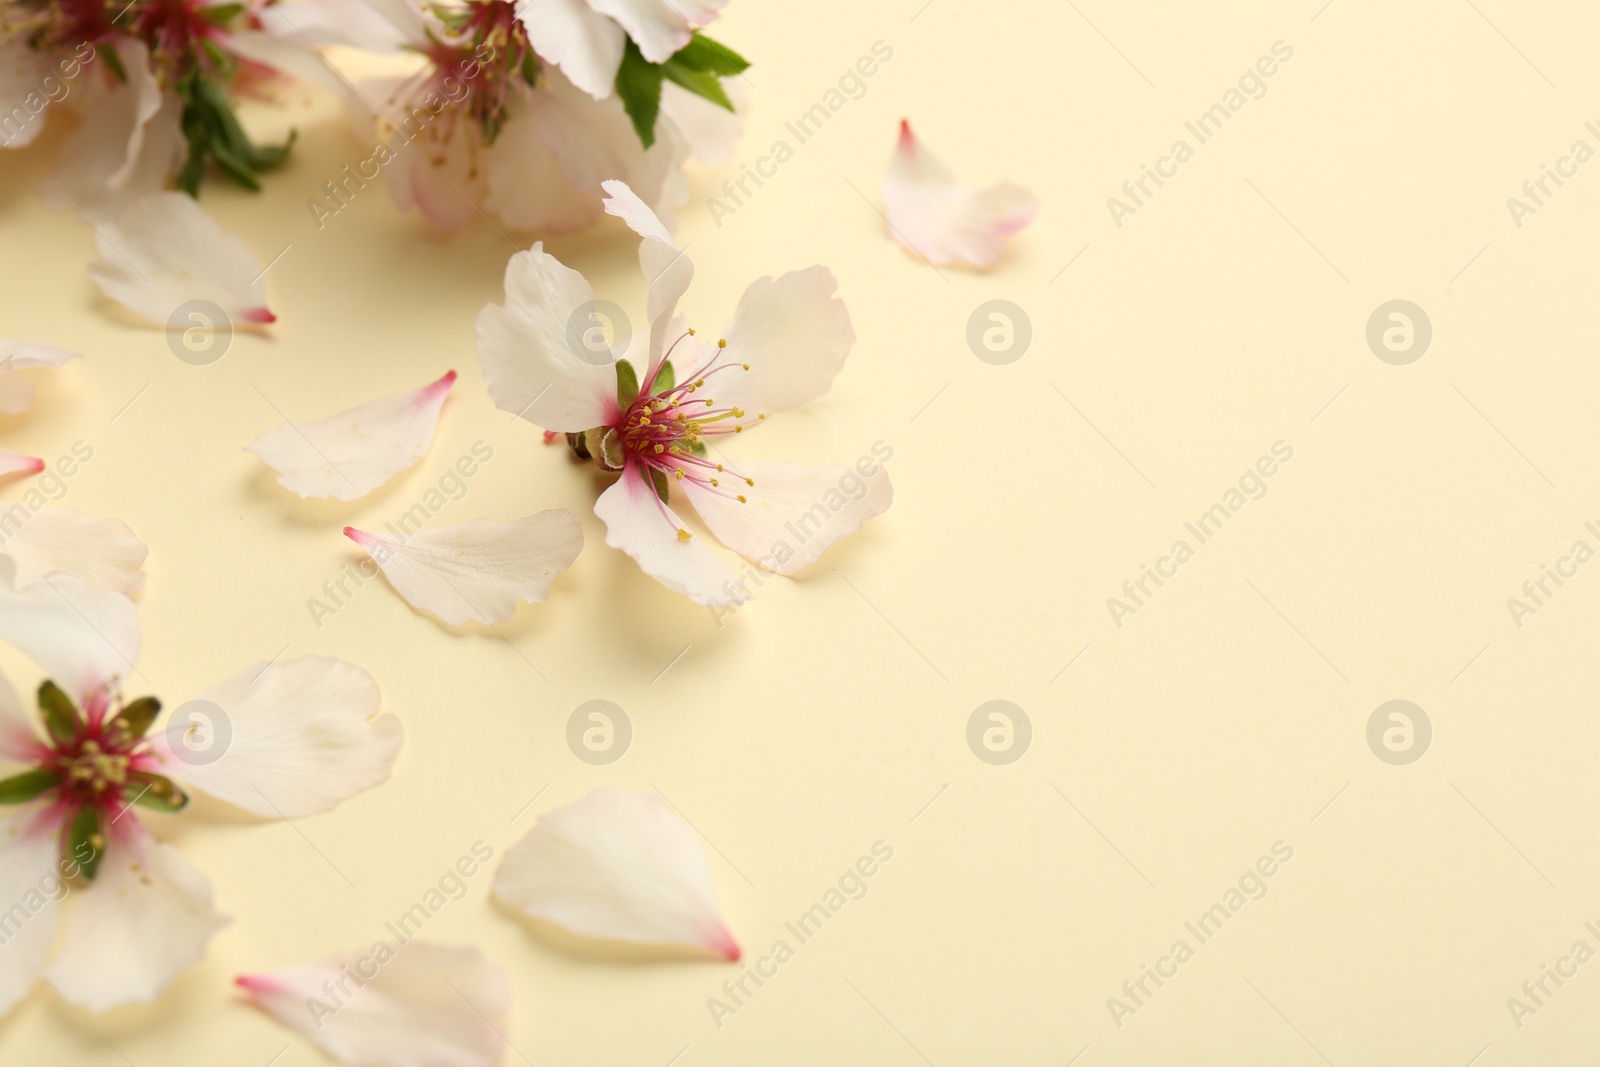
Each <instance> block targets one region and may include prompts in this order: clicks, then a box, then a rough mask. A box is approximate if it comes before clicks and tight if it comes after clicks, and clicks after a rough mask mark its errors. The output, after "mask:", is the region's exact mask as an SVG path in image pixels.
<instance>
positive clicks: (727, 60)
mask: <svg viewBox="0 0 1600 1067" xmlns="http://www.w3.org/2000/svg"><path fill="white" fill-rule="evenodd" d="M671 62H673V63H677V64H678V65H679V66H682V67H688V68H689V69H690V70H703V71H705V72H706V73H708V74H716V75H720V76H721V77H724V78H727V77H731V76H733V75H735V74H743V73H744V72H745V71H747V70H749V69H750V61H749V60H747V59H745V58H744V57H743V56H741V55H740V54H739V53H738V52H735V51H734V50H733V49H731V48H729V47H728V46H727V45H725V44H722V43H720V42H718V41H713V40H712V39H711V38H709V37H707V36H706V35H705V34H703V33H697V34H695V35H694V36H693V37H690V38H689V43H688V44H686V45H684V46H683V47H682V48H680V49H678V51H677V53H676V54H675V55H673V57H672V59H671Z"/></svg>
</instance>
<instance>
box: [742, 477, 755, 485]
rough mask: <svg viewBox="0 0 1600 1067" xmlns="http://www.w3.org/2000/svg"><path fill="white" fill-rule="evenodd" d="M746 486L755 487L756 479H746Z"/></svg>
mask: <svg viewBox="0 0 1600 1067" xmlns="http://www.w3.org/2000/svg"><path fill="white" fill-rule="evenodd" d="M744 484H745V485H755V484H756V480H755V479H754V478H746V479H745V480H744Z"/></svg>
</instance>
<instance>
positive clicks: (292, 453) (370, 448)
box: [246, 371, 455, 500]
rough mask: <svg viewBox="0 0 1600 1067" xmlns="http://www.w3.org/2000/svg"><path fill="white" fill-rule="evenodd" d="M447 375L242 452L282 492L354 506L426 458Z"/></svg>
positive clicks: (281, 429) (274, 434)
mask: <svg viewBox="0 0 1600 1067" xmlns="http://www.w3.org/2000/svg"><path fill="white" fill-rule="evenodd" d="M453 375H454V372H453V371H452V372H451V373H450V374H447V375H445V376H444V377H443V378H440V379H439V380H438V381H436V382H432V383H430V384H428V385H425V386H423V387H421V388H420V389H412V390H409V391H407V392H404V393H396V394H395V395H393V396H386V397H383V398H382V399H380V400H373V401H370V402H369V403H366V404H362V405H361V406H360V407H355V408H351V409H350V410H349V411H345V412H341V413H340V414H338V415H333V416H331V417H329V418H326V419H323V420H321V421H319V422H307V423H295V422H289V423H284V424H283V425H282V426H275V427H273V428H272V429H270V430H268V431H267V432H265V433H263V434H262V435H261V436H260V437H257V438H256V439H255V440H254V441H252V442H251V443H250V444H249V445H248V446H246V447H247V449H248V450H249V451H251V452H254V453H255V454H256V455H257V456H259V457H261V460H262V462H264V463H265V464H266V465H267V466H269V467H271V468H272V469H273V470H275V471H277V472H278V484H280V485H282V486H283V487H284V488H285V489H289V490H291V491H293V492H296V493H299V494H300V495H301V496H302V497H329V496H331V497H336V498H338V499H339V500H355V499H356V498H357V497H362V496H365V495H366V494H368V493H370V492H372V491H373V490H374V489H376V488H378V487H379V486H380V485H382V484H383V483H384V482H387V481H388V480H389V479H390V478H393V477H394V476H395V475H396V474H399V473H400V472H401V471H403V470H405V469H406V468H407V467H410V466H411V465H412V464H414V463H416V462H417V460H419V459H421V458H422V457H423V456H425V455H427V452H428V447H429V446H430V445H432V444H433V435H434V431H435V429H437V427H438V424H439V409H440V408H441V407H443V405H444V401H445V397H446V396H447V395H448V394H449V392H450V384H451V383H452V382H454V381H455V378H454V377H453Z"/></svg>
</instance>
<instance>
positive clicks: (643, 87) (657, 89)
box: [616, 37, 664, 148]
mask: <svg viewBox="0 0 1600 1067" xmlns="http://www.w3.org/2000/svg"><path fill="white" fill-rule="evenodd" d="M663 76H664V72H663V71H662V69H661V67H660V66H659V65H658V64H655V63H651V62H650V61H649V60H647V59H645V58H644V55H643V54H642V53H640V51H639V46H638V45H636V44H634V43H633V39H632V38H631V37H630V38H629V39H628V42H627V47H626V48H624V49H623V52H622V63H621V65H620V66H618V67H617V81H616V86H617V95H618V96H619V97H621V98H622V106H623V108H624V109H625V110H626V111H627V112H628V118H629V119H631V120H633V132H634V133H636V134H638V135H639V143H640V144H642V145H644V146H645V147H646V148H649V147H650V146H651V145H653V144H655V143H656V116H657V115H659V114H660V113H661V79H662V77H663Z"/></svg>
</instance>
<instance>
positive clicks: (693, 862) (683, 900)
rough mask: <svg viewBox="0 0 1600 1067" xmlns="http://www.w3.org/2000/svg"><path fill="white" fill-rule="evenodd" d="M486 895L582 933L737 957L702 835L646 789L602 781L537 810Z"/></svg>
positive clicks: (497, 872) (507, 855) (731, 958)
mask: <svg viewBox="0 0 1600 1067" xmlns="http://www.w3.org/2000/svg"><path fill="white" fill-rule="evenodd" d="M494 892H495V895H496V896H498V897H499V898H500V899H501V900H503V901H505V902H506V903H507V904H510V905H511V906H513V907H515V908H516V909H517V910H519V911H521V912H523V913H525V914H527V915H530V916H532V917H533V918H535V919H540V920H543V921H545V922H550V923H555V924H556V925H557V926H561V927H563V928H565V929H567V930H569V931H571V932H572V933H575V934H578V935H579V936H581V937H588V938H596V939H603V940H607V941H625V942H632V943H635V944H643V945H660V946H672V947H682V948H687V949H690V950H693V951H699V952H706V953H709V954H711V955H713V956H719V957H721V958H723V959H728V960H736V959H738V958H739V955H740V951H739V945H738V943H737V942H736V941H734V939H733V934H732V933H730V932H729V930H728V926H727V923H726V922H725V921H724V920H723V917H722V909H721V907H720V906H719V905H718V903H717V890H716V886H715V885H714V884H713V883H712V880H711V866H710V864H708V863H707V862H706V854H705V849H704V848H703V847H702V846H701V844H700V838H699V837H698V836H697V835H696V833H695V831H694V828H693V827H692V826H690V825H689V824H688V823H687V822H685V821H684V819H683V817H682V816H681V815H679V814H678V813H677V812H676V811H674V810H673V808H672V806H671V805H670V804H668V803H667V802H666V801H664V800H662V799H661V798H660V797H658V796H656V795H655V794H653V793H626V792H623V791H622V790H620V789H614V788H611V787H603V788H600V789H596V790H595V791H594V792H592V793H590V794H589V795H588V796H586V797H584V798H583V799H582V800H580V801H578V802H577V803H575V804H568V805H567V806H566V807H564V808H557V809H556V810H554V811H549V812H546V813H544V814H543V815H541V816H539V822H538V824H537V825H536V826H534V828H533V829H532V830H531V831H529V833H528V836H526V837H524V838H523V839H522V840H521V841H518V842H517V843H516V844H515V845H513V846H511V848H510V849H509V850H508V851H507V852H506V855H505V858H504V859H503V860H502V861H501V863H500V869H499V870H497V871H495V875H494Z"/></svg>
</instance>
